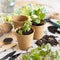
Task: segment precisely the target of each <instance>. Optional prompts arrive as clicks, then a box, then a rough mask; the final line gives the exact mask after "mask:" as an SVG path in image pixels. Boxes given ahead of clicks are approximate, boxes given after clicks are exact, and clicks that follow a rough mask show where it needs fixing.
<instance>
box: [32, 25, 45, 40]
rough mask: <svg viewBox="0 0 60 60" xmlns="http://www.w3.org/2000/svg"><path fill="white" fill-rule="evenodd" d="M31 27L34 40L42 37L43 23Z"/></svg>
mask: <svg viewBox="0 0 60 60" xmlns="http://www.w3.org/2000/svg"><path fill="white" fill-rule="evenodd" d="M32 28H33V29H34V30H35V32H34V39H35V40H38V39H41V38H42V37H43V35H44V29H45V25H41V26H32Z"/></svg>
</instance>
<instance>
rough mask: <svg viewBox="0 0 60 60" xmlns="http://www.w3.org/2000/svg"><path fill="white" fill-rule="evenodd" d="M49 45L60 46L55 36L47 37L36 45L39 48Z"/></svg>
mask: <svg viewBox="0 0 60 60" xmlns="http://www.w3.org/2000/svg"><path fill="white" fill-rule="evenodd" d="M47 43H50V44H51V45H52V46H53V45H57V44H58V42H57V40H56V38H55V36H53V35H50V36H48V35H45V36H44V37H43V38H42V39H40V40H38V41H37V42H36V44H37V45H38V46H41V45H45V44H47Z"/></svg>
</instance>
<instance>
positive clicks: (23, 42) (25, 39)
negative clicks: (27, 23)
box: [16, 31, 34, 50]
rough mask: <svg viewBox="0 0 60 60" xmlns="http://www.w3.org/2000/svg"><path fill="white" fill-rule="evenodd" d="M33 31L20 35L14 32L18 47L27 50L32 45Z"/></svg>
mask: <svg viewBox="0 0 60 60" xmlns="http://www.w3.org/2000/svg"><path fill="white" fill-rule="evenodd" d="M33 35H34V31H33V32H32V33H30V34H29V35H20V34H18V33H17V32H16V36H17V41H18V46H19V49H21V50H27V49H29V48H30V47H31V46H32V41H33Z"/></svg>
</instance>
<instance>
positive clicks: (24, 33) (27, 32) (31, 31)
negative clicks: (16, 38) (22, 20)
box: [16, 28, 33, 35]
mask: <svg viewBox="0 0 60 60" xmlns="http://www.w3.org/2000/svg"><path fill="white" fill-rule="evenodd" d="M19 30H22V28H20V29H18V30H17V31H16V32H17V33H18V31H19ZM31 33H33V29H31V30H30V31H26V32H24V31H23V32H22V34H23V35H29V34H31Z"/></svg>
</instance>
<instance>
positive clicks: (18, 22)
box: [13, 15, 28, 29]
mask: <svg viewBox="0 0 60 60" xmlns="http://www.w3.org/2000/svg"><path fill="white" fill-rule="evenodd" d="M27 19H28V17H27V16H23V15H18V16H13V20H14V28H15V29H16V28H18V27H21V26H23V25H24V22H25V21H26V20H27Z"/></svg>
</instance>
